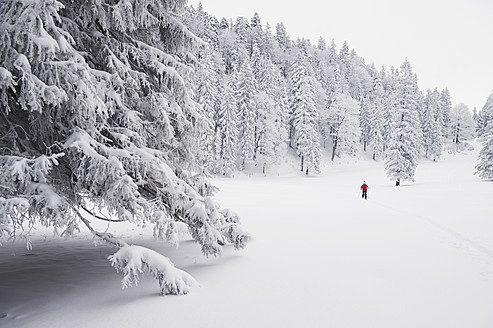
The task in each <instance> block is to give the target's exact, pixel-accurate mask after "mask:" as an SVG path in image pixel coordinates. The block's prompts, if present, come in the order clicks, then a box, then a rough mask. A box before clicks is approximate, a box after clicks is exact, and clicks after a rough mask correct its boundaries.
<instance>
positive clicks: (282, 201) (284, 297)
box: [0, 145, 493, 328]
mask: <svg viewBox="0 0 493 328" xmlns="http://www.w3.org/2000/svg"><path fill="white" fill-rule="evenodd" d="M477 151H478V146H477V145H476V150H475V151H473V152H466V153H461V154H455V155H452V154H447V155H446V156H444V159H443V160H442V161H440V162H436V163H434V162H429V161H423V162H422V163H421V164H420V166H419V167H418V170H417V174H416V182H415V183H404V185H402V186H401V187H395V186H393V183H392V182H391V181H389V180H388V179H387V177H386V176H385V173H384V170H383V168H382V164H381V163H375V162H372V161H369V160H362V161H359V162H355V161H353V160H350V161H347V163H342V164H336V165H327V166H326V167H325V168H324V170H323V174H322V175H321V176H317V177H306V176H302V175H298V174H293V173H292V174H290V175H282V176H276V177H268V178H261V177H240V178H236V179H216V180H215V183H216V185H217V186H219V187H220V188H221V192H220V193H219V194H218V195H217V197H218V198H219V199H220V202H221V204H222V205H223V206H225V207H230V208H232V209H234V210H235V211H237V212H238V213H240V214H241V216H242V220H243V225H244V227H245V228H246V229H247V230H248V231H249V232H250V233H251V234H252V236H253V238H254V239H253V240H252V241H251V242H250V244H249V245H248V247H247V249H245V250H243V251H240V252H238V251H234V250H233V249H230V248H226V249H225V252H224V254H223V255H222V256H221V257H218V258H204V257H203V256H202V255H201V252H200V248H199V246H198V245H196V244H195V243H193V242H192V241H190V240H189V237H187V236H186V235H184V236H183V241H182V243H181V245H180V248H179V249H177V250H175V249H172V248H170V247H168V246H165V245H163V244H162V242H160V241H157V240H154V239H153V238H152V237H151V235H152V231H151V230H147V231H145V230H141V229H139V228H130V227H128V226H124V227H122V226H115V227H114V226H112V227H110V229H118V231H120V232H121V234H122V235H124V236H126V237H127V240H130V241H131V242H133V243H135V244H139V245H145V246H150V247H152V248H153V249H154V250H157V251H159V252H161V253H163V254H165V255H166V256H168V257H169V258H170V259H171V260H172V261H173V262H174V263H175V265H176V266H177V267H178V268H180V269H183V270H185V271H187V272H189V273H191V274H192V275H193V276H194V277H195V278H196V279H197V281H198V282H199V283H200V287H196V288H194V289H192V291H191V293H190V294H188V295H186V296H165V297H161V296H158V284H157V282H156V281H155V280H154V279H153V278H152V277H150V276H147V277H146V278H144V279H143V280H142V281H141V283H140V285H139V286H137V287H134V288H130V289H125V290H122V289H121V284H120V280H121V275H120V274H117V273H116V272H115V270H114V269H113V268H112V267H111V266H110V263H109V261H108V260H107V257H108V255H110V254H112V253H114V252H115V251H116V250H115V249H114V248H111V247H110V246H106V245H100V246H96V247H95V246H93V245H92V244H91V242H90V237H89V236H88V235H87V234H81V235H79V236H78V237H77V238H76V239H73V240H61V239H56V240H53V239H51V238H49V237H48V238H44V236H49V234H48V233H46V232H43V231H39V232H38V233H37V234H38V235H39V237H38V238H37V239H36V240H35V242H34V245H33V246H34V248H33V249H32V250H26V249H25V247H24V246H23V245H22V244H21V243H18V244H16V245H14V246H13V247H11V246H9V245H7V246H4V247H2V248H0V326H1V327H3V328H9V327H37V328H45V327H46V328H48V327H49V328H56V327H63V328H66V327H213V328H222V327H228V328H230V327H337V328H339V327H358V328H360V327H378V328H387V327H388V328H395V327H399V328H405V327H409V328H411V327H412V328H415V327H419V328H427V327H430V328H454V327H457V328H491V327H493V215H492V213H493V201H492V196H493V183H492V182H483V181H481V180H480V179H478V178H477V177H476V176H473V175H472V173H473V172H474V165H475V164H476V158H477ZM363 180H366V182H367V183H368V184H369V186H370V190H369V193H368V195H369V198H368V200H367V201H365V200H362V199H361V197H360V194H359V186H360V185H361V183H362V181H363ZM14 253H15V256H14Z"/></svg>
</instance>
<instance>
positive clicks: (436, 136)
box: [421, 90, 442, 160]
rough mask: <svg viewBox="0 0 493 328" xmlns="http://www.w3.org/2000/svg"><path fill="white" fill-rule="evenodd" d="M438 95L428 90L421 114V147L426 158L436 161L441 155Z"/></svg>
mask: <svg viewBox="0 0 493 328" xmlns="http://www.w3.org/2000/svg"><path fill="white" fill-rule="evenodd" d="M438 96H439V94H438V92H436V90H435V91H434V92H432V91H431V90H428V91H427V92H426V97H425V103H424V106H423V114H422V121H421V124H422V129H423V147H424V151H425V157H426V158H432V159H433V160H436V159H437V158H439V157H440V155H441V153H442V135H441V134H442V127H441V125H440V121H439V120H438V117H439V116H438V115H439V113H440V103H439V102H440V99H439V98H438Z"/></svg>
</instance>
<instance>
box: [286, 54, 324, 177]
mask: <svg viewBox="0 0 493 328" xmlns="http://www.w3.org/2000/svg"><path fill="white" fill-rule="evenodd" d="M290 89H291V96H290V111H291V115H292V116H293V119H292V131H293V134H292V135H291V138H292V139H294V142H293V144H295V145H296V152H297V154H298V156H299V157H300V159H301V163H300V167H301V171H302V172H305V173H306V174H309V172H313V173H320V157H321V152H320V141H319V137H318V133H317V131H316V130H315V126H316V122H317V119H318V113H317V108H316V107H315V102H314V100H313V98H314V95H313V91H312V81H311V77H310V76H309V75H308V72H307V71H306V61H305V54H304V52H303V50H302V49H300V50H299V52H298V56H297V59H296V61H295V63H294V65H293V67H292V70H291V74H290Z"/></svg>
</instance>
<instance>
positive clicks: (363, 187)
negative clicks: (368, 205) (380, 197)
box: [360, 183, 368, 191]
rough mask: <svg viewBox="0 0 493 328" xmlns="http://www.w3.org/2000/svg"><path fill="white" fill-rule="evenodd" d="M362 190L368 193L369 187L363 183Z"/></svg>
mask: <svg viewBox="0 0 493 328" xmlns="http://www.w3.org/2000/svg"><path fill="white" fill-rule="evenodd" d="M360 189H363V191H366V190H367V189H368V185H367V184H366V183H363V184H362V185H361V188H360Z"/></svg>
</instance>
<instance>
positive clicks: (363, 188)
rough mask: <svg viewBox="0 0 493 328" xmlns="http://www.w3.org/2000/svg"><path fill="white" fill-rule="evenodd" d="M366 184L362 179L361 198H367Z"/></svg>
mask: <svg viewBox="0 0 493 328" xmlns="http://www.w3.org/2000/svg"><path fill="white" fill-rule="evenodd" d="M368 188H370V187H368V185H367V184H366V181H363V184H362V185H361V188H360V189H361V190H362V191H363V194H361V198H364V199H367V198H368Z"/></svg>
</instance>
